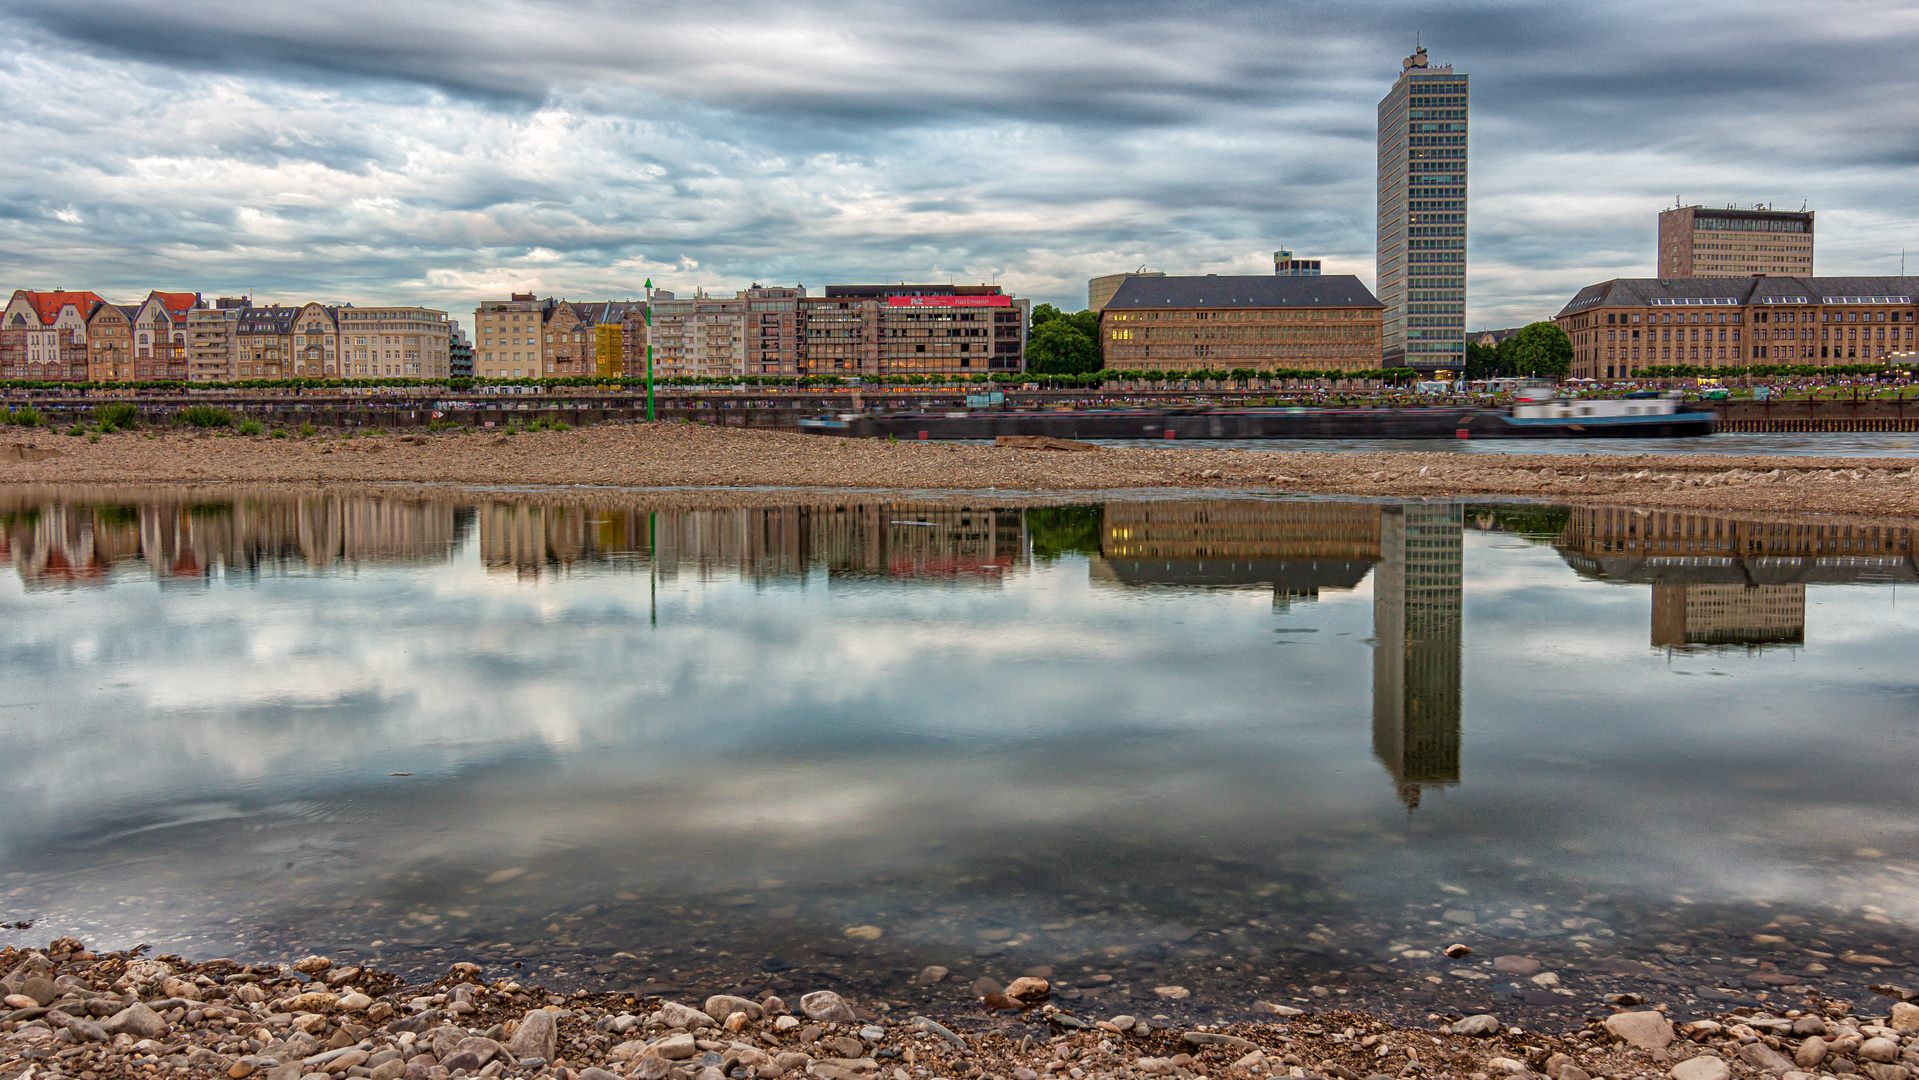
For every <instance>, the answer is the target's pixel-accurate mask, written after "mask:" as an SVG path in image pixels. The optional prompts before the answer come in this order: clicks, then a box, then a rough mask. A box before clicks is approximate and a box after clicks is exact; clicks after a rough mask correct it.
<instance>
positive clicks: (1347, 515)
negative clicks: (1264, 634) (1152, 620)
mask: <svg viewBox="0 0 1919 1080" xmlns="http://www.w3.org/2000/svg"><path fill="white" fill-rule="evenodd" d="M1379 521H1380V510H1379V507H1377V506H1357V505H1352V504H1342V503H1308V502H1269V501H1261V500H1252V499H1244V500H1241V499H1221V500H1208V501H1193V502H1184V501H1182V502H1128V503H1108V504H1107V505H1106V506H1105V507H1104V509H1103V511H1102V513H1101V515H1100V544H1099V546H1100V554H1099V558H1097V559H1095V560H1093V565H1092V570H1091V574H1092V578H1093V580H1094V581H1107V582H1112V583H1115V584H1119V585H1170V586H1180V585H1184V586H1191V587H1200V588H1234V587H1245V586H1270V587H1271V588H1272V590H1273V604H1274V606H1275V607H1281V608H1283V607H1286V606H1288V605H1290V604H1291V603H1292V602H1294V601H1296V600H1311V599H1314V598H1316V597H1317V596H1318V595H1319V591H1320V590H1321V589H1335V590H1342V591H1343V590H1347V589H1353V588H1356V587H1357V586H1358V585H1359V583H1360V582H1361V581H1363V580H1365V577H1366V571H1367V570H1369V569H1371V568H1372V564H1373V563H1374V562H1376V561H1378V559H1379Z"/></svg>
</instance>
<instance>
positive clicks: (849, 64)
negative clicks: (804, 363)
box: [0, 0, 1919, 325]
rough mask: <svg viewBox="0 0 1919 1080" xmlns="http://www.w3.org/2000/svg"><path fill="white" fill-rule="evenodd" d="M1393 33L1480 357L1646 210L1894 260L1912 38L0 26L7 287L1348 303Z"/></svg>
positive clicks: (1679, 13) (1810, 17) (1002, 8)
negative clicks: (1331, 276)
mask: <svg viewBox="0 0 1919 1080" xmlns="http://www.w3.org/2000/svg"><path fill="white" fill-rule="evenodd" d="M1414 29H1419V30H1421V31H1423V32H1424V33H1425V35H1426V38H1427V40H1428V42H1429V44H1430V45H1431V46H1432V48H1433V55H1434V57H1435V59H1436V60H1439V61H1455V62H1456V63H1457V64H1458V66H1459V67H1461V68H1462V69H1463V70H1466V71H1468V72H1470V73H1471V74H1472V75H1473V77H1474V79H1475V83H1474V85H1475V91H1474V95H1475V97H1474V103H1475V112H1474V136H1473V146H1472V152H1473V175H1474V206H1473V219H1472V220H1473V237H1474V239H1473V248H1472V252H1471V255H1472V260H1473V262H1472V267H1473V272H1472V289H1471V297H1470V300H1471V302H1470V305H1469V311H1470V315H1469V318H1470V321H1471V322H1472V323H1473V324H1474V325H1505V324H1509V323H1513V322H1517V321H1521V320H1523V319H1528V318H1532V317H1537V316H1540V315H1544V314H1548V313H1550V312H1551V311H1553V310H1555V309H1557V307H1558V306H1559V305H1560V304H1562V303H1563V302H1564V300H1565V298H1567V297H1568V296H1570V295H1571V294H1572V293H1573V292H1574V291H1575V290H1577V289H1578V288H1579V287H1580V286H1582V285H1585V284H1589V283H1591V282H1592V281H1596V280H1603V279H1605V278H1607V277H1611V276H1624V275H1635V274H1645V273H1649V272H1650V271H1651V260H1652V241H1653V229H1654V215H1655V213H1656V211H1657V210H1658V209H1659V208H1660V207H1661V206H1663V205H1665V204H1667V203H1668V202H1669V201H1670V200H1671V198H1672V196H1673V194H1675V193H1678V194H1681V195H1683V196H1684V197H1685V198H1687V199H1688V200H1698V201H1705V202H1708V203H1714V202H1723V201H1742V202H1752V201H1762V200H1763V201H1774V202H1777V203H1779V204H1781V205H1787V204H1790V205H1794V206H1796V205H1798V203H1799V202H1800V201H1801V200H1809V201H1810V202H1811V204H1812V205H1813V207H1814V208H1815V209H1818V210H1820V211H1821V212H1822V218H1821V235H1820V257H1819V265H1820V268H1821V270H1822V271H1824V272H1829V273H1868V272H1889V271H1891V270H1893V269H1895V268H1896V267H1897V265H1898V261H1897V260H1898V252H1899V250H1900V248H1901V247H1902V246H1910V247H1912V248H1913V249H1914V250H1919V232H1916V231H1914V230H1913V229H1912V226H1911V222H1912V219H1913V217H1914V212H1915V210H1919V195H1915V192H1919V185H1915V184H1914V183H1913V182H1912V181H1913V179H1914V169H1915V164H1916V163H1919V154H1916V153H1915V150H1914V146H1913V143H1912V140H1911V138H1910V132H1911V131H1912V130H1913V123H1912V121H1913V120H1914V118H1915V111H1919V106H1915V105H1913V104H1912V102H1913V101H1914V100H1915V95H1914V94H1912V93H1911V92H1910V91H1911V90H1912V89H1914V87H1913V86H1912V81H1913V78H1914V76H1912V75H1911V73H1910V68H1909V66H1908V65H1905V64H1904V63H1903V58H1904V57H1906V56H1908V55H1910V53H1911V51H1912V48H1913V46H1914V45H1915V44H1919V41H1915V38H1916V37H1919V26H1915V21H1914V18H1913V14H1912V12H1911V11H1910V10H1909V9H1908V8H1906V7H1904V6H1901V5H1895V4H1890V3H1871V2H1864V0H1855V2H1851V3H1846V4H1843V5H1840V6H1839V7H1838V8H1835V7H1834V6H1833V5H1827V6H1825V7H1822V8H1821V9H1818V10H1813V9H1808V8H1805V7H1804V6H1803V5H1801V6H1795V5H1787V4H1780V3H1770V4H1762V5H1760V6H1759V7H1758V8H1756V9H1755V8H1753V7H1752V6H1751V5H1741V6H1736V7H1735V6H1730V5H1724V4H1706V5H1688V6H1678V7H1675V6H1673V5H1660V4H1653V3H1650V2H1635V3H1625V4H1617V5H1613V6H1611V7H1609V8H1606V9H1603V10H1590V11H1589V10H1587V9H1580V8H1568V7H1566V6H1564V5H1549V4H1531V3H1507V4H1501V5H1494V6H1492V7H1487V6H1484V5H1464V4H1459V5H1452V6H1447V5H1442V6H1439V7H1434V6H1432V5H1427V4H1421V5H1411V4H1399V5H1388V6H1385V7H1375V8H1373V9H1369V10H1368V11H1367V12H1365V13H1356V12H1354V11H1352V10H1349V9H1344V8H1332V7H1325V6H1314V5H1289V6H1283V7H1279V8H1275V7H1272V6H1270V5H1250V4H1234V3H1214V4H1200V5H1189V6H1187V7H1182V8H1178V9H1167V8H1165V7H1164V6H1163V5H1151V6H1149V5H1145V4H1135V3H1117V4H1110V5H1100V6H1099V7H1097V8H1088V7H1085V6H1082V5H1077V4H1070V3H1059V4H1022V5H1017V6H1013V5H984V6H979V5H976V6H971V7H967V8H964V9H960V8H954V7H950V6H946V5H938V4H911V3H909V4H877V3H858V4H854V5H850V6H849V5H834V6H833V7H832V8H831V9H830V10H829V9H821V8H818V7H816V6H814V5H810V4H778V5H775V4H770V3H743V4H734V5H728V6H720V7H716V6H714V5H707V4H701V5H692V4H648V5H644V6H633V5H626V4H621V3H617V2H608V3H603V4H592V5H585V6H584V7H581V8H578V9H568V10H567V11H566V12H565V14H564V17H557V16H556V13H555V10H554V9H552V8H550V7H548V6H547V5H543V4H535V3H522V2H514V0H485V2H482V3H478V4H474V3H461V4H453V3H450V2H447V0H427V2H423V3H417V4H408V5H401V6H395V5H391V4H375V3H371V2H369V0H350V2H334V3H328V4H323V5H321V6H320V7H319V8H318V9H317V10H316V9H315V7H314V6H313V5H308V4H302V5H288V4H280V3H245V4H241V3H238V2H237V0H216V2H213V3H207V4H201V5H195V6H192V7H191V8H189V9H186V10H182V9H180V8H179V7H178V6H177V5H175V6H166V5H159V4H154V3H150V2H149V0H105V2H102V3H99V4H89V5H83V6H80V7H75V6H73V5H67V4H54V3H51V2H50V0H12V2H11V3H8V4H7V5H5V6H4V7H3V8H0V41H4V43H5V44H3V45H0V104H4V105H5V108H4V109H0V139H4V140H5V142H6V145H8V146H9V147H10V148H12V151H11V153H10V154H9V156H8V159H7V160H6V161H4V162H0V196H3V197H4V201H5V204H6V205H7V206H9V207H10V208H11V212H10V213H9V214H8V216H7V217H6V218H5V220H6V222H7V225H6V227H5V228H4V229H0V268H4V270H5V274H6V277H7V279H8V280H10V281H11V282H12V283H14V284H16V285H23V286H40V287H46V286H52V285H68V286H73V287H78V286H81V285H87V286H91V287H93V288H96V289H99V290H101V291H104V292H108V293H111V294H114V295H116V296H131V295H137V294H139V293H142V292H144V291H145V290H146V289H148V288H151V287H155V286H167V287H182V286H185V287H194V288H199V289H202V290H203V291H206V292H208V293H230V292H234V291H238V290H242V289H246V288H249V287H257V288H258V289H259V290H260V291H261V292H262V294H263V295H268V296H271V297H274V298H278V299H285V300H294V299H304V298H309V297H317V298H325V299H347V300H358V301H362V302H364V301H367V300H372V299H375V298H382V297H392V298H396V299H413V300H421V301H426V302H430V303H434V304H438V305H441V306H444V307H447V308H449V309H450V310H453V311H456V312H457V311H461V310H465V309H467V308H469V307H470V306H471V305H472V303H474V302H475V301H476V300H478V299H480V298H482V297H484V296H487V295H490V294H497V293H499V292H502V291H506V290H509V289H535V290H538V291H542V292H552V293H556V294H561V295H568V296H572V297H575V298H581V297H607V296H629V295H632V294H633V293H635V292H636V291H637V290H638V288H639V286H640V283H641V282H642V281H644V280H645V279H646V278H647V277H649V276H650V277H652V278H654V280H655V281H656V282H657V283H659V284H661V285H663V286H667V287H672V288H677V289H681V290H690V289H691V288H692V287H694V286H702V285H703V286H707V287H711V288H727V287H736V286H739V285H743V284H746V283H747V282H749V281H756V280H757V281H784V282H791V281H795V280H804V281H806V282H808V283H809V284H811V285H815V286H817V285H822V284H826V283H828V282H839V281H851V280H899V279H902V278H929V279H945V278H947V277H951V278H953V279H955V280H961V281H998V282H1000V283H1002V284H1005V285H1008V286H1009V287H1012V288H1014V289H1016V290H1019V291H1021V292H1023V293H1027V294H1030V295H1033V296H1035V297H1037V298H1039V299H1045V300H1052V301H1055V302H1059V303H1066V304H1074V305H1077V304H1080V303H1083V302H1084V299H1083V298H1084V289H1085V279H1086V278H1087V277H1089V276H1092V275H1095V274H1099V273H1106V272H1111V271H1114V270H1118V269H1126V268H1131V267H1134V266H1139V265H1142V264H1146V265H1149V266H1151V267H1153V268H1156V269H1163V270H1168V271H1171V272H1176V273H1177V272H1187V273H1206V272H1221V273H1230V272H1240V273H1260V272H1263V271H1264V269H1265V267H1266V265H1267V264H1266V259H1267V257H1268V253H1269V252H1270V251H1271V250H1272V249H1273V248H1275V247H1278V246H1287V247H1290V248H1292V249H1293V250H1294V251H1296V252H1298V253H1301V254H1304V255H1312V256H1317V257H1321V258H1323V259H1325V260H1326V261H1327V263H1328V265H1329V267H1330V268H1331V269H1333V270H1336V271H1340V272H1354V273H1358V274H1359V275H1360V276H1361V277H1362V278H1365V279H1366V280H1368V281H1370V280H1371V278H1372V264H1373V228H1372V222H1373V163H1374V154H1373V145H1372V139H1373V125H1374V106H1375V103H1376V102H1377V100H1378V98H1379V96H1380V95H1381V94H1383V93H1384V91H1385V90H1386V88H1387V87H1388V86H1389V85H1390V81H1391V79H1392V77H1393V75H1394V74H1395V73H1396V71H1397V68H1398V58H1399V56H1401V55H1402V54H1403V53H1404V52H1405V51H1406V48H1407V41H1406V39H1408V38H1410V37H1411V36H1412V33H1413V30H1414ZM1781 41H1791V42H1793V47H1792V48H1791V49H1790V50H1788V51H1786V52H1780V51H1779V49H1778V47H1777V45H1778V43H1779V42H1781ZM1762 55H1763V56H1765V57H1766V58H1767V59H1766V61H1765V64H1764V67H1763V76H1761V75H1760V74H1759V72H1760V70H1761V69H1758V68H1755V67H1754V66H1753V64H1754V60H1753V57H1755V56H1762Z"/></svg>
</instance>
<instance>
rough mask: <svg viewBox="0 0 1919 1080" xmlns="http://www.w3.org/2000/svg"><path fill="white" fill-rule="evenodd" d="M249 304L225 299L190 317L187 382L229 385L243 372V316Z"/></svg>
mask: <svg viewBox="0 0 1919 1080" xmlns="http://www.w3.org/2000/svg"><path fill="white" fill-rule="evenodd" d="M249 303H250V301H248V300H247V299H246V298H245V297H240V298H234V297H229V296H223V297H221V298H220V299H219V300H217V301H215V302H214V305H213V306H212V307H210V308H198V309H196V310H194V311H191V312H188V313H187V323H186V335H187V379H188V381H190V382H228V381H230V380H232V379H235V378H238V377H239V372H240V313H241V312H243V311H245V310H246V308H247V306H248V304H249Z"/></svg>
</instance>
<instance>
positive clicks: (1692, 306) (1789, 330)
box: [1554, 276, 1919, 379]
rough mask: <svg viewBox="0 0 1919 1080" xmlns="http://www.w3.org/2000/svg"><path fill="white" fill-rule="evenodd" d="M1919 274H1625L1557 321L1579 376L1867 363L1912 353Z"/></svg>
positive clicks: (1581, 298)
mask: <svg viewBox="0 0 1919 1080" xmlns="http://www.w3.org/2000/svg"><path fill="white" fill-rule="evenodd" d="M1915 296H1919V277H1843V278H1842V277H1826V278H1815V277H1770V276H1763V277H1718V278H1619V279H1615V280H1613V281H1604V282H1600V283H1599V284H1597V285H1589V286H1587V287H1586V288H1584V289H1581V290H1580V291H1579V295H1577V296H1575V297H1573V298H1572V300H1571V302H1569V303H1568V304H1567V305H1566V306H1565V308H1563V309H1562V310H1561V311H1560V312H1559V314H1558V315H1556V316H1554V321H1555V322H1557V323H1558V324H1559V328H1560V329H1561V330H1564V331H1565V332H1566V335H1567V336H1568V337H1570V338H1571V339H1572V345H1573V363H1572V373H1573V375H1574V376H1575V377H1577V378H1586V379H1613V378H1629V377H1631V376H1633V375H1634V374H1635V373H1638V372H1640V371H1643V370H1644V369H1645V368H1648V367H1655V366H1657V367H1666V366H1678V365H1685V366H1688V367H1702V368H1714V367H1746V366H1750V365H1753V364H1811V365H1816V366H1821V367H1828V366H1835V365H1844V364H1869V363H1879V362H1882V361H1884V360H1885V359H1886V358H1887V357H1888V356H1889V355H1891V354H1893V353H1899V352H1910V351H1911V350H1912V349H1913V348H1914V346H1915V341H1914V322H1915V320H1916V319H1919V307H1915V305H1914V303H1913V300H1914V297H1915Z"/></svg>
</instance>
